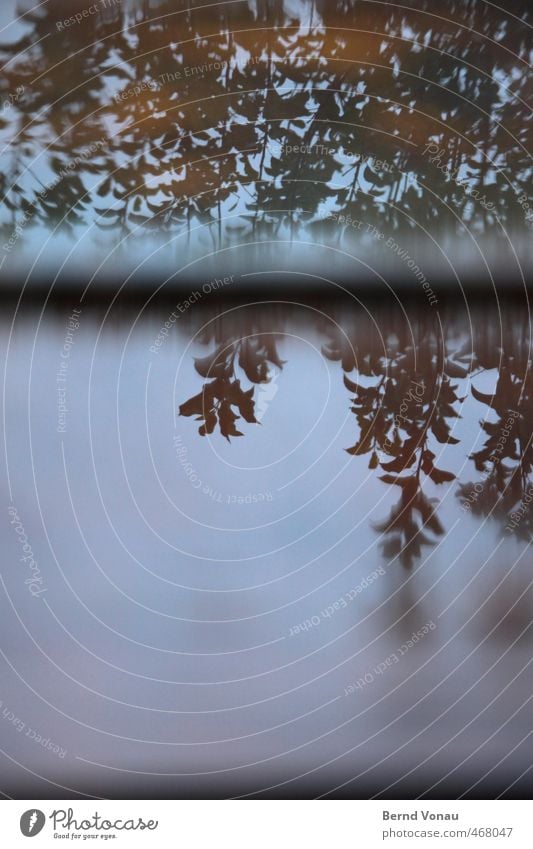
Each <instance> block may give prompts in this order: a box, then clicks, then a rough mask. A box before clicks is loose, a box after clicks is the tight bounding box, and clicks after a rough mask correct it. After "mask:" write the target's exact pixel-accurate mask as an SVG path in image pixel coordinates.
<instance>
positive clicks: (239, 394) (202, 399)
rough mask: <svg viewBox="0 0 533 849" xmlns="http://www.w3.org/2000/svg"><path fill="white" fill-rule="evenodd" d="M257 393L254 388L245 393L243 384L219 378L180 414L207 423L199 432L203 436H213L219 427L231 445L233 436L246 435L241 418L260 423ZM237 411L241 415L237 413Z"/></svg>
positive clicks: (186, 405)
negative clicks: (257, 416) (238, 427)
mask: <svg viewBox="0 0 533 849" xmlns="http://www.w3.org/2000/svg"><path fill="white" fill-rule="evenodd" d="M253 393H254V390H253V387H252V389H249V390H248V391H245V390H244V389H242V387H241V384H240V381H239V380H227V379H224V378H222V377H217V378H216V379H215V380H213V381H212V382H211V383H207V384H206V385H205V386H204V388H203V389H202V391H201V392H200V393H199V394H198V395H195V396H194V397H193V398H190V399H189V400H188V401H186V402H185V403H184V404H181V406H180V408H179V413H180V416H195V417H196V420H197V421H203V424H202V425H201V426H200V428H199V429H198V433H199V434H200V436H206V435H207V434H211V433H213V431H214V430H215V428H216V426H217V424H218V425H219V427H220V433H221V434H222V436H225V437H226V439H227V440H228V441H229V439H230V436H242V435H243V434H242V433H241V432H240V431H239V430H237V427H236V424H235V423H236V422H237V421H238V419H239V418H241V417H242V418H243V419H244V420H245V421H246V422H250V423H253V424H256V423H257V419H256V418H255V415H254V401H253ZM234 407H235V408H236V409H237V410H238V411H239V414H240V415H238V414H237V413H236V412H235V411H234V409H233V408H234Z"/></svg>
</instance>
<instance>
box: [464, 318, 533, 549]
mask: <svg viewBox="0 0 533 849" xmlns="http://www.w3.org/2000/svg"><path fill="white" fill-rule="evenodd" d="M497 335H498V334H496V333H495V332H494V329H493V328H491V327H490V325H489V326H488V327H486V328H485V330H484V332H483V334H480V338H479V339H478V340H476V341H477V343H478V344H476V346H475V351H476V366H477V368H478V369H479V370H480V371H482V370H485V369H486V370H492V369H497V371H498V377H497V381H496V387H495V390H494V393H493V394H488V393H483V392H480V391H479V390H477V389H476V388H475V385H473V386H472V394H473V396H474V398H476V399H477V400H478V401H480V402H481V403H482V404H484V405H485V406H486V408H487V416H486V418H485V419H484V420H482V421H481V422H480V426H481V429H482V430H483V432H484V433H485V434H486V439H485V443H484V445H483V447H482V448H480V449H478V450H477V451H474V452H473V453H472V454H471V456H470V459H471V460H473V461H474V463H475V467H476V470H477V471H478V472H480V473H481V474H482V477H481V478H480V480H478V481H468V482H467V483H461V484H460V486H459V491H458V493H457V495H458V496H459V498H460V499H461V501H462V506H463V509H464V510H467V511H470V512H471V513H472V514H473V515H475V516H478V517H490V518H493V519H496V520H498V521H499V522H500V523H501V524H502V526H505V527H506V528H507V530H508V531H512V532H514V533H516V534H517V536H519V537H521V538H522V539H524V540H526V541H528V542H529V541H530V540H531V539H532V538H533V513H532V511H531V509H530V507H529V505H530V502H531V501H532V499H531V492H532V485H533V482H532V479H531V472H532V466H533V444H532V440H533V379H532V375H531V340H530V328H529V324H528V317H527V315H526V316H523V317H522V320H521V322H519V321H516V319H515V321H514V322H513V324H512V325H511V324H509V323H507V326H506V325H504V326H503V327H502V329H501V338H497ZM502 345H503V347H502ZM474 383H475V381H474ZM489 410H490V413H489ZM491 414H492V415H491ZM494 417H496V420H494ZM489 419H492V420H489Z"/></svg>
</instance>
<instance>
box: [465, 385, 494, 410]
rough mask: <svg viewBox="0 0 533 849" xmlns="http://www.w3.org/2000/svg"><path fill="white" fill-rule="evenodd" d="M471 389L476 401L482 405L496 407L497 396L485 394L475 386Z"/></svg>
mask: <svg viewBox="0 0 533 849" xmlns="http://www.w3.org/2000/svg"><path fill="white" fill-rule="evenodd" d="M470 389H471V390H472V395H473V396H474V398H475V399H476V401H480V402H481V403H482V404H487V405H488V406H489V407H494V403H495V401H496V396H495V395H487V394H486V393H485V392H480V391H479V390H478V389H476V387H475V386H474V385H472V386H471V387H470Z"/></svg>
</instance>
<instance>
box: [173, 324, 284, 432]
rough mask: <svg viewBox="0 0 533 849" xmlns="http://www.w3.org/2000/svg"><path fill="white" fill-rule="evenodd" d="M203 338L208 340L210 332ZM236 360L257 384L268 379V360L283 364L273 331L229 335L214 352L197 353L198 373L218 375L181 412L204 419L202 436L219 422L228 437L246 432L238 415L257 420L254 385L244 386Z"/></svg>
mask: <svg viewBox="0 0 533 849" xmlns="http://www.w3.org/2000/svg"><path fill="white" fill-rule="evenodd" d="M204 341H209V336H207V338H206V339H205V340H204ZM237 363H238V366H239V368H241V369H242V371H243V372H244V374H245V375H246V377H247V379H248V380H249V381H250V382H251V383H254V384H259V383H264V382H267V381H268V373H269V369H268V363H271V364H272V365H276V366H278V367H279V368H283V365H284V361H283V360H282V359H280V357H279V354H278V351H277V346H276V339H275V337H274V335H273V334H272V333H256V334H255V335H254V334H253V333H250V334H249V335H245V336H242V337H240V338H238V337H237V336H236V337H235V338H231V337H228V338H226V339H225V340H224V341H223V342H222V343H221V344H219V345H218V346H217V348H216V349H215V350H214V351H213V352H212V353H211V354H208V355H207V356H205V357H196V358H195V360H194V366H195V369H196V371H197V372H198V374H199V375H200V376H201V377H203V378H206V379H209V378H215V379H214V380H212V381H211V382H210V383H206V384H205V385H204V387H203V389H202V391H201V392H200V393H198V395H195V396H194V397H193V398H190V399H189V400H188V401H186V402H185V403H183V404H181V406H180V408H179V412H180V415H182V416H195V417H196V419H197V421H202V422H203V424H202V425H201V426H200V428H199V430H198V432H199V434H200V436H206V435H208V434H211V433H213V432H214V431H215V428H216V426H217V424H218V426H219V428H220V433H221V434H222V436H224V437H226V439H228V441H229V440H230V437H232V436H242V435H243V434H242V433H241V431H239V430H237V426H236V422H237V421H238V420H239V418H242V419H243V420H244V421H245V422H248V423H249V424H258V421H257V419H256V417H255V402H254V391H255V387H254V386H252V387H251V388H250V389H248V390H244V389H243V388H242V386H241V381H240V379H238V378H237V377H236V374H235V371H236V364H237ZM236 411H238V413H237V412H236Z"/></svg>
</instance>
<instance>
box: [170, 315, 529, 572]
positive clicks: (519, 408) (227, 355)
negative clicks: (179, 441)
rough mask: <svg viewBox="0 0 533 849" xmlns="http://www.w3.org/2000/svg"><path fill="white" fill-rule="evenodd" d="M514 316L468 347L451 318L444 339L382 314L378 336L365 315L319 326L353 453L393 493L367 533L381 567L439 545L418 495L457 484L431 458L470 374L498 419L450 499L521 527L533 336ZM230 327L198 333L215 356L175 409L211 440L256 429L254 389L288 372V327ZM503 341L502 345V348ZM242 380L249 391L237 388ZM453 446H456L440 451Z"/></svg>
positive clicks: (437, 524)
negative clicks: (341, 324)
mask: <svg viewBox="0 0 533 849" xmlns="http://www.w3.org/2000/svg"><path fill="white" fill-rule="evenodd" d="M511 313H512V318H511V319H509V326H508V327H503V328H501V329H500V328H496V329H494V328H493V329H492V330H490V331H488V330H487V329H486V322H485V321H481V322H480V321H479V315H478V320H477V321H474V324H473V327H474V336H473V338H471V339H469V340H468V341H465V338H464V336H465V329H466V328H460V330H458V329H457V327H455V326H454V322H453V320H452V321H450V322H448V324H447V330H446V331H445V332H444V333H443V330H442V328H441V327H440V325H439V324H438V322H437V321H436V320H435V318H434V316H428V317H426V318H424V317H423V316H422V315H421V314H418V315H417V317H416V319H415V320H414V321H410V322H409V323H407V322H406V321H405V318H402V319H398V318H394V317H392V316H390V315H389V316H384V315H383V314H379V315H378V320H377V327H379V331H378V330H377V327H374V326H370V324H369V320H368V318H367V317H363V318H359V319H356V320H354V324H353V326H351V327H350V329H348V330H347V329H342V330H338V329H337V330H335V331H332V330H331V329H330V328H331V325H330V324H329V323H325V324H324V326H321V328H320V329H321V332H323V333H325V335H326V337H327V341H326V342H325V343H324V345H323V349H322V350H323V354H324V356H325V357H326V358H327V359H328V360H330V361H333V362H339V363H340V364H341V367H342V369H343V372H344V378H343V379H344V385H345V387H346V388H347V390H348V391H349V393H350V401H351V411H352V413H353V415H354V421H355V425H356V439H355V442H354V444H353V445H352V446H351V447H350V448H348V449H347V450H348V453H349V454H351V455H352V456H358V457H359V456H362V455H368V466H369V469H371V470H378V469H379V471H380V476H379V479H380V480H381V481H383V483H385V484H387V485H390V486H392V487H397V488H398V490H399V500H398V502H397V503H396V504H395V505H394V506H393V508H392V509H391V512H390V515H389V516H388V517H387V518H386V519H384V520H383V521H381V522H377V523H375V525H374V527H375V529H376V531H378V532H379V533H380V534H381V535H382V543H381V547H382V551H383V555H384V556H385V557H386V558H387V559H395V558H398V559H399V560H400V562H401V563H402V564H403V565H404V566H407V567H409V566H411V565H412V564H413V562H414V560H415V559H416V558H418V557H419V556H420V555H421V552H422V547H423V546H431V545H435V543H436V542H437V540H438V538H439V537H440V536H442V535H443V533H444V528H443V526H442V523H441V521H440V519H439V517H438V515H437V512H438V503H439V502H438V500H437V499H436V498H432V497H430V496H429V495H428V494H427V492H426V491H425V490H427V485H428V484H436V485H438V486H440V485H446V484H450V483H451V482H452V481H454V480H455V474H453V473H452V472H450V471H448V470H446V469H444V468H442V460H440V461H438V462H437V452H439V453H440V452H442V451H443V448H444V446H455V445H458V444H459V440H458V439H457V438H456V437H455V436H454V435H453V424H454V421H455V420H456V419H457V418H458V416H459V412H458V405H459V404H461V403H462V402H463V401H464V400H465V397H464V395H461V394H460V389H459V381H461V380H464V379H465V378H468V377H471V378H472V381H473V385H472V386H471V393H472V396H473V397H474V398H475V399H476V400H478V401H480V402H482V403H484V404H486V405H488V406H489V407H490V408H491V409H492V411H493V413H495V414H496V416H497V421H496V422H490V421H487V420H486V421H483V422H481V423H480V426H481V428H482V430H483V431H484V432H485V434H486V435H487V440H486V442H485V445H484V446H483V448H481V449H479V450H477V451H475V452H474V453H473V454H472V455H471V459H472V460H473V461H474V462H475V465H476V468H477V469H478V470H479V471H480V472H486V470H487V469H488V472H486V473H485V475H484V480H483V483H482V486H481V487H479V486H477V487H476V484H475V483H472V482H469V483H459V484H458V490H457V493H456V494H457V495H458V496H459V497H460V499H461V501H462V503H463V504H465V503H468V504H469V509H470V510H471V512H472V514H473V515H475V516H478V517H484V516H489V515H490V516H492V517H494V518H497V519H499V520H500V521H501V522H502V525H506V523H508V522H509V521H510V520H509V516H510V514H511V517H512V518H511V521H513V517H514V519H515V520H516V517H517V514H516V511H517V509H518V508H519V505H520V504H525V505H526V506H527V505H528V503H529V501H532V499H531V497H529V498H528V497H527V496H528V493H530V490H531V491H533V489H532V481H531V471H532V463H533V447H532V435H533V399H532V382H531V375H530V372H529V365H530V363H529V353H528V352H529V335H528V334H529V330H528V326H527V320H526V319H524V323H523V326H522V328H520V330H521V332H520V333H519V332H518V326H517V324H518V323H517V321H516V317H515V314H514V312H513V311H511ZM489 324H490V323H489ZM230 325H231V326H229V327H228V321H227V319H226V320H225V321H224V320H223V319H221V320H220V322H219V323H217V325H216V330H210V332H209V333H208V334H207V335H206V336H205V337H204V339H203V341H204V342H206V343H214V350H213V351H212V352H211V353H210V354H209V355H208V356H206V357H203V358H199V359H196V360H195V367H196V371H197V372H198V373H199V375H201V377H203V378H204V379H205V380H206V383H205V385H204V387H203V389H202V391H201V392H200V393H199V394H197V395H196V396H194V397H193V398H191V399H190V400H189V401H187V402H186V403H184V404H182V405H181V406H180V413H181V414H182V415H185V416H193V415H194V416H196V418H197V419H198V420H199V421H201V422H202V424H201V426H200V429H199V432H200V434H201V435H204V436H205V435H206V434H211V433H213V432H214V431H215V429H216V428H217V426H218V428H219V429H220V432H221V434H222V435H223V436H225V437H226V438H228V439H229V438H230V437H231V436H241V435H242V432H240V431H239V430H238V429H237V426H236V421H237V419H238V417H239V416H240V417H241V418H242V419H244V421H246V422H250V423H254V422H256V421H257V419H256V415H255V405H254V388H255V387H256V386H257V385H258V384H260V383H261V382H262V381H264V380H268V374H269V368H270V366H277V367H278V368H281V367H282V365H283V361H282V360H280V358H279V354H278V352H277V347H276V337H277V334H278V333H280V332H281V331H282V330H283V327H284V326H285V324H284V321H283V320H281V319H279V320H278V319H275V320H274V321H272V319H271V318H269V319H268V320H267V321H266V322H265V321H263V320H262V319H261V316H260V315H259V316H258V317H256V318H255V319H254V320H253V321H248V322H245V323H244V325H243V324H240V323H239V322H238V321H236V320H234V321H233V322H231V323H230ZM273 327H274V330H273V331H272V328H273ZM491 327H492V325H491ZM494 327H496V325H495V323H494ZM267 328H269V329H268V330H267ZM501 335H503V336H504V338H505V339H506V340H507V341H506V347H505V350H503V351H502V350H501ZM495 369H497V370H498V377H497V382H496V388H495V391H494V394H493V395H487V394H484V393H481V392H479V391H478V390H477V389H476V387H475V380H476V378H475V375H478V374H479V373H480V372H481V371H482V370H495ZM243 378H246V379H247V380H248V382H249V383H250V384H251V388H249V389H243V388H242V386H241V381H242V380H243ZM464 392H465V393H466V389H465V390H464ZM513 411H516V413H518V415H516V416H515V415H514V414H513ZM506 425H508V426H509V430H508V432H507V427H506ZM502 434H503V438H502ZM449 450H453V449H450V448H447V449H446V451H445V453H447V452H448V451H449ZM494 458H496V461H495V459H494ZM474 496H475V497H474ZM513 511H515V512H513ZM522 513H523V515H522ZM532 523H533V514H532V512H531V511H530V510H529V509H523V510H522V511H521V513H520V521H519V522H516V521H515V526H516V533H517V534H519V535H520V536H521V537H522V538H524V539H528V540H529V539H530V537H531V529H532Z"/></svg>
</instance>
